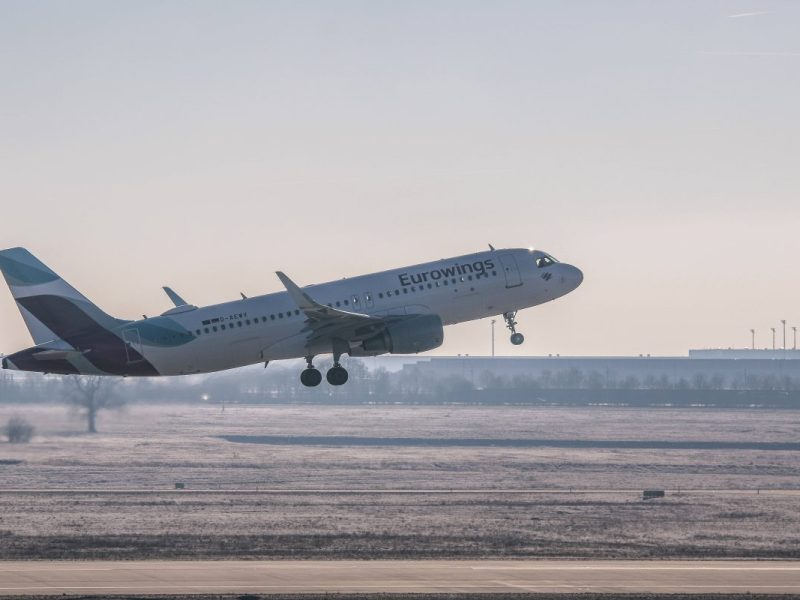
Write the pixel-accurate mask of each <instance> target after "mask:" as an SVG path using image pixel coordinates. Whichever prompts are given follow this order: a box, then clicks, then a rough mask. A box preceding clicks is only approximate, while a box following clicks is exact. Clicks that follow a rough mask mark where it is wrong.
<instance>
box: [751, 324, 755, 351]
mask: <svg viewBox="0 0 800 600" xmlns="http://www.w3.org/2000/svg"><path fill="white" fill-rule="evenodd" d="M750 337H751V338H752V340H753V342H752V347H753V350H755V349H756V330H755V329H751V330H750Z"/></svg>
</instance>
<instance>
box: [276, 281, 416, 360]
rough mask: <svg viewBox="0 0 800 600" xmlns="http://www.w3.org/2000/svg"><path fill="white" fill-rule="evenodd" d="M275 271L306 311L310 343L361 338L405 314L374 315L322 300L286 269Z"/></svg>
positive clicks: (357, 339)
mask: <svg viewBox="0 0 800 600" xmlns="http://www.w3.org/2000/svg"><path fill="white" fill-rule="evenodd" d="M275 274H276V275H277V276H278V279H280V280H281V283H283V285H284V287H285V288H286V291H288V292H289V295H290V296H291V297H292V299H293V300H294V302H295V304H297V307H298V308H299V309H300V310H302V311H303V313H304V314H305V315H306V328H305V329H304V331H307V332H308V334H309V336H308V342H307V345H308V346H312V345H314V344H315V343H321V342H322V341H324V340H325V339H333V338H340V339H343V340H348V341H360V340H363V339H366V338H368V337H371V336H373V335H375V334H376V333H378V332H379V331H380V330H381V329H383V328H384V326H385V325H386V324H387V323H388V322H390V321H394V320H397V319H400V318H402V316H398V317H391V316H389V317H373V316H370V315H365V314H362V313H356V312H350V311H346V310H340V309H338V308H333V307H331V306H327V305H325V304H320V303H319V302H317V301H316V300H314V299H313V298H311V297H310V296H309V295H308V294H307V293H305V292H304V291H303V290H302V289H300V287H299V286H298V285H297V284H296V283H295V282H294V281H292V280H291V279H289V277H288V276H287V275H286V274H285V273H283V272H282V271H277V272H276V273H275Z"/></svg>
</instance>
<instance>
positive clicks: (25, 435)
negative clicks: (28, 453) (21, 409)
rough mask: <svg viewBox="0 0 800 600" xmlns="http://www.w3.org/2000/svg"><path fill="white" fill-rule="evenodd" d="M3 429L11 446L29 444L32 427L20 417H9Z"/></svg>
mask: <svg viewBox="0 0 800 600" xmlns="http://www.w3.org/2000/svg"><path fill="white" fill-rule="evenodd" d="M4 429H5V433H6V435H7V436H8V441H9V442H10V443H12V444H24V443H27V442H30V441H31V438H32V437H33V431H34V429H33V425H31V424H30V423H28V422H27V421H26V420H25V419H23V418H22V417H11V418H10V419H9V420H8V424H7V425H6V426H5V428H4Z"/></svg>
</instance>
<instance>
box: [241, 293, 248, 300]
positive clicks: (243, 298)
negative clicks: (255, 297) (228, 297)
mask: <svg viewBox="0 0 800 600" xmlns="http://www.w3.org/2000/svg"><path fill="white" fill-rule="evenodd" d="M239 295H240V296H241V297H242V300H247V296H245V295H244V293H243V292H239Z"/></svg>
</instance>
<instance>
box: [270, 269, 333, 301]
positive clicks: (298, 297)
mask: <svg viewBox="0 0 800 600" xmlns="http://www.w3.org/2000/svg"><path fill="white" fill-rule="evenodd" d="M275 274H276V275H277V276H278V279H280V280H281V283H282V284H283V287H285V288H286V291H287V292H289V295H290V296H291V297H292V300H294V302H295V304H297V307H298V308H299V309H300V310H303V311H307V310H314V309H319V308H327V307H323V306H322V305H320V304H319V303H317V302H314V301H313V300H312V299H311V298H310V297H309V296H308V294H306V293H305V292H304V291H303V290H301V289H300V287H299V286H298V285H297V284H296V283H295V282H294V281H292V280H291V279H289V277H288V276H287V275H286V273H284V272H283V271H275Z"/></svg>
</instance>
